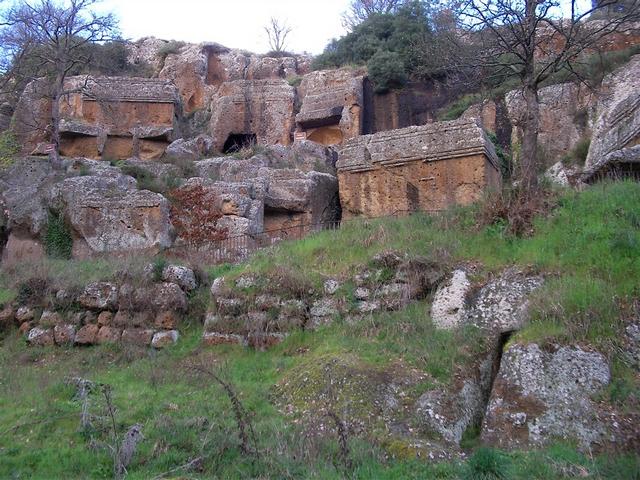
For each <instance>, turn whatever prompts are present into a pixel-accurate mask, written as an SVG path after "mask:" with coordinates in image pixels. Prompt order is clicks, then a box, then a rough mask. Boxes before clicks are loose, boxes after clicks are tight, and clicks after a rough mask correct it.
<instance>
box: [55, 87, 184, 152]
mask: <svg viewBox="0 0 640 480" xmlns="http://www.w3.org/2000/svg"><path fill="white" fill-rule="evenodd" d="M65 89H67V90H70V91H71V90H77V91H78V93H71V94H70V95H68V96H67V97H65V99H64V100H62V101H61V105H60V113H61V122H60V131H61V144H60V153H61V154H62V155H66V156H72V157H73V156H75V157H86V158H94V159H98V158H102V159H110V160H113V159H115V160H118V159H126V158H129V157H138V158H142V159H145V160H148V159H157V158H159V157H161V156H162V155H163V154H164V151H165V149H166V147H167V145H168V144H169V143H170V141H171V140H172V139H173V129H174V122H175V117H176V103H177V101H178V92H177V90H176V88H175V86H174V85H173V84H171V83H170V82H167V81H163V80H157V79H147V78H126V77H108V78H107V77H96V78H93V77H88V78H87V77H73V78H70V79H68V80H67V81H66V84H65Z"/></svg>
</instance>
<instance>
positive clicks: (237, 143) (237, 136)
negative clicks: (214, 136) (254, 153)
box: [222, 133, 257, 153]
mask: <svg viewBox="0 0 640 480" xmlns="http://www.w3.org/2000/svg"><path fill="white" fill-rule="evenodd" d="M256 142H257V137H256V135H255V134H254V133H232V134H231V135H229V137H228V138H227V141H226V142H224V147H222V152H223V153H235V152H239V151H240V150H242V149H243V148H250V147H252V146H253V145H255V144H256Z"/></svg>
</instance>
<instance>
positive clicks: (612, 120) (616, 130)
mask: <svg viewBox="0 0 640 480" xmlns="http://www.w3.org/2000/svg"><path fill="white" fill-rule="evenodd" d="M597 114H598V116H597V118H598V120H597V121H596V123H595V125H594V127H593V138H592V141H591V145H590V148H589V154H588V155H587V160H586V163H585V175H584V178H585V179H586V180H587V181H591V180H592V179H594V178H597V177H598V176H602V175H607V174H609V171H613V172H616V171H617V172H620V171H621V168H620V167H619V166H620V165H624V164H627V168H628V170H629V171H630V173H633V172H637V167H634V166H633V163H635V162H633V161H632V160H631V162H625V161H622V162H621V161H620V160H621V158H622V157H624V156H625V153H624V151H623V150H624V149H628V148H630V147H634V146H636V145H638V144H639V143H640V55H636V56H634V57H633V58H632V59H631V60H630V61H629V63H627V64H626V65H624V66H623V67H621V68H619V69H618V70H616V71H614V72H613V73H611V74H610V75H608V76H607V77H605V79H604V81H603V84H602V88H601V98H600V100H599V102H598V106H597ZM616 151H623V152H622V153H619V154H614V152H616ZM610 155H613V156H610ZM629 158H633V155H630V156H629ZM616 163H617V165H618V167H616V166H615V165H616ZM609 166H610V167H611V168H610V167H609ZM620 173H624V172H620Z"/></svg>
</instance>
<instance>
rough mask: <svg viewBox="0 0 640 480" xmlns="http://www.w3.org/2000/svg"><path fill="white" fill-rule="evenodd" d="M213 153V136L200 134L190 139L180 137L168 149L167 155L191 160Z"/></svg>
mask: <svg viewBox="0 0 640 480" xmlns="http://www.w3.org/2000/svg"><path fill="white" fill-rule="evenodd" d="M211 153H213V138H211V137H210V136H208V135H198V136H197V137H196V138H192V139H190V140H185V139H184V138H179V139H178V140H176V141H175V142H173V143H172V144H171V145H169V146H168V147H167V150H166V154H167V155H170V156H174V157H176V158H180V159H190V160H199V159H201V158H203V157H206V156H207V155H209V154H211Z"/></svg>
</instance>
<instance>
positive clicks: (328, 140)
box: [296, 68, 364, 145]
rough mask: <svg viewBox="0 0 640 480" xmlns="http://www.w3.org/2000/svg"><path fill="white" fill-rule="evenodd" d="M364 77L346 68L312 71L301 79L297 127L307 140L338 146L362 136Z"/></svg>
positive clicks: (361, 73)
mask: <svg viewBox="0 0 640 480" xmlns="http://www.w3.org/2000/svg"><path fill="white" fill-rule="evenodd" d="M363 82H364V75H363V72H361V71H357V70H356V71H354V70H351V69H347V68H343V69H340V70H323V71H319V72H312V73H310V74H308V75H305V77H304V78H303V80H302V83H301V84H300V87H299V94H300V97H301V98H302V106H301V108H300V112H299V113H298V114H297V115H296V125H297V127H298V130H299V131H302V132H304V134H305V137H306V138H307V139H308V140H312V141H314V142H317V143H320V144H322V145H338V144H341V143H342V142H343V141H345V140H347V139H349V138H354V137H356V136H358V135H360V134H361V133H362V121H363V120H362V118H363V109H364V100H363Z"/></svg>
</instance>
